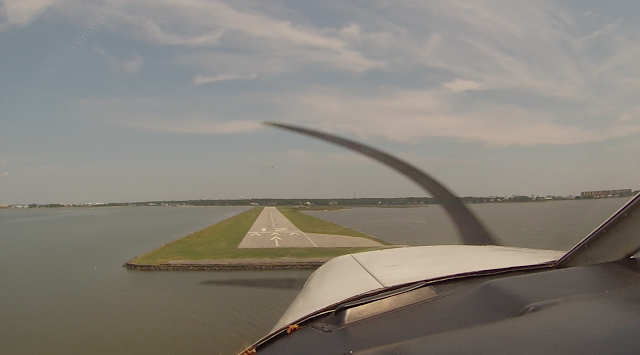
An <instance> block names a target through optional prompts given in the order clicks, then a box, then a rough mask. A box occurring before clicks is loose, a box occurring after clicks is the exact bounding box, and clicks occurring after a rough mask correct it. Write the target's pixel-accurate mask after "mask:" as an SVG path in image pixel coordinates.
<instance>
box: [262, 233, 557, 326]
mask: <svg viewBox="0 0 640 355" xmlns="http://www.w3.org/2000/svg"><path fill="white" fill-rule="evenodd" d="M562 255H564V252H561V251H554V250H536V249H523V248H511V247H500V246H491V245H489V246H475V245H437V246H423V247H408V248H394V249H385V250H376V251H370V252H365V253H359V254H348V255H343V256H340V257H337V258H334V259H331V260H330V261H328V262H327V263H325V264H324V265H323V266H321V267H320V268H319V269H318V270H316V271H315V272H314V273H313V274H312V275H311V276H310V277H309V279H308V280H307V282H306V283H305V285H304V287H303V289H302V290H301V291H300V294H298V296H297V297H296V299H295V300H294V301H293V303H291V306H289V308H288V309H287V311H286V312H285V313H284V314H283V315H282V317H281V318H280V320H279V321H278V322H277V323H276V325H275V327H274V328H273V329H272V330H271V333H273V332H275V331H277V330H279V329H281V328H283V327H285V326H288V325H289V324H292V323H294V322H296V321H298V320H300V319H301V318H304V317H305V316H307V315H309V314H312V313H314V312H317V311H319V310H321V309H324V308H327V307H329V306H332V305H335V304H337V303H340V302H342V301H344V300H346V299H349V298H352V297H355V296H358V295H361V294H364V293H368V292H371V291H375V290H379V289H382V288H385V287H392V286H398V285H402V284H407V283H413V282H418V281H429V280H437V279H442V278H446V277H453V276H456V275H467V274H473V273H476V272H483V271H491V270H501V269H511V268H519V267H526V266H534V265H540V264H548V263H552V262H554V261H556V260H558V259H559V258H560V257H561V256H562Z"/></svg>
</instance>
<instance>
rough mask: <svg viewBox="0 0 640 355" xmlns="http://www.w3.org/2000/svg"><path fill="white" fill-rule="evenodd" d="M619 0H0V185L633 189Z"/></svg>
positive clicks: (21, 199)
mask: <svg viewBox="0 0 640 355" xmlns="http://www.w3.org/2000/svg"><path fill="white" fill-rule="evenodd" d="M638 58H640V2H639V1H637V0H629V1H611V2H602V1H579V2H578V1H544V0H532V1H526V0H521V1H482V0H479V1H462V0H460V1H456V0H446V1H444V0H442V1H432V0H424V1H415V0H396V1H386V0H377V1H376V0H374V1H336V0H326V1H289V0H284V1H272V0H261V1H252V0H234V1H205V0H136V1H131V0H1V1H0V203H2V204H26V203H74V202H76V203H80V202H133V201H150V200H187V199H228V198H233V199H236V198H269V197H273V198H304V197H307V198H349V197H353V196H356V197H403V196H425V195H426V193H425V192H423V191H422V190H420V188H418V187H417V186H416V185H414V184H413V183H412V182H410V181H408V180H407V179H405V178H404V177H402V176H400V175H398V174H396V173H394V172H392V171H390V170H388V169H387V168H385V167H383V166H381V165H379V164H377V163H375V162H373V161H370V160H368V159H367V158H365V157H361V156H357V155H355V154H354V153H352V152H349V151H346V150H344V149H342V148H339V147H335V146H331V145H329V144H327V143H324V142H321V141H317V140H314V139H311V138H307V137H302V136H298V135H295V134H293V133H290V132H286V131H280V130H276V129H274V128H269V127H266V126H264V125H262V124H261V122H263V121H275V122H283V123H290V124H296V125H302V126H306V127H310V128H314V129H319V130H322V131H326V132H330V133H334V134H338V135H340V136H343V137H346V138H350V139H354V140H357V141H360V142H362V143H365V144H368V145H372V146H375V147H377V148H379V149H382V150H384V151H387V152H389V153H391V154H393V155H395V156H398V157H401V158H402V159H404V160H406V161H408V162H411V163H413V164H415V165H416V166H417V167H419V168H421V169H423V170H424V171H426V172H428V173H429V174H431V175H433V176H434V177H435V178H436V179H438V180H439V181H441V182H443V183H444V184H445V185H447V186H448V187H449V188H450V189H451V190H453V191H454V192H455V193H457V194H458V195H462V196H469V195H472V196H490V195H498V196H510V195H532V194H533V195H547V194H552V195H576V194H579V193H580V192H581V191H585V190H601V189H618V188H631V189H638V188H640V179H639V178H638V176H640V64H638Z"/></svg>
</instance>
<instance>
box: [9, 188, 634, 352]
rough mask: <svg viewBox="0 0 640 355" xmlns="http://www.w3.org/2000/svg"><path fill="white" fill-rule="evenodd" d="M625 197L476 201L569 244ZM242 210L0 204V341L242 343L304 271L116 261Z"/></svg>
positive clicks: (518, 231) (446, 229) (388, 224)
mask: <svg viewBox="0 0 640 355" xmlns="http://www.w3.org/2000/svg"><path fill="white" fill-rule="evenodd" d="M625 201H626V199H609V200H601V201H595V200H594V201H565V202H548V203H525V204H488V205H473V206H472V208H473V209H474V210H475V212H476V213H477V214H478V215H479V216H480V218H482V219H483V220H484V221H485V223H486V224H487V225H488V226H489V227H490V229H491V230H492V231H493V232H494V233H495V234H496V235H497V236H498V237H499V238H500V239H501V240H502V241H503V242H504V244H507V245H516V246H524V247H536V248H552V249H567V248H569V247H570V246H571V245H573V244H575V242H577V241H578V240H580V239H581V238H582V237H583V236H584V235H585V234H586V233H588V232H589V231H590V230H591V229H593V228H594V227H596V226H597V225H598V224H599V223H600V222H601V221H602V220H603V219H604V218H605V217H607V216H608V215H610V214H611V213H612V212H614V211H615V210H616V209H617V208H619V207H620V206H621V205H622V204H623V203H624V202H625ZM243 210H244V209H243V208H234V207H228V208H227V207H224V208H223V207H212V208H170V207H128V208H97V209H59V210H52V209H50V210H2V211H0V353H2V354H3V355H4V354H176V353H186V354H230V353H233V352H235V351H238V350H240V349H241V348H242V346H243V345H246V344H247V343H250V342H253V341H254V340H256V339H257V338H259V337H261V336H262V335H264V334H265V333H266V332H267V331H268V330H269V329H271V327H272V326H273V324H274V323H275V322H276V321H277V319H278V318H279V316H280V314H281V313H282V312H283V311H284V310H285V309H286V308H287V306H288V305H289V303H290V302H291V301H292V300H293V298H294V297H295V296H296V294H297V292H298V289H297V288H298V287H299V285H300V284H301V283H302V280H304V279H306V278H307V277H308V276H309V275H310V271H278V272H276V271H273V272H237V271H236V272H205V271H201V272H142V271H129V270H126V269H125V268H123V267H122V264H123V263H124V262H126V261H127V260H129V259H131V258H133V257H135V256H136V255H139V254H141V253H144V252H146V251H149V250H151V249H154V248H156V247H158V246H159V245H161V244H166V243H167V242H170V241H172V240H174V239H176V238H179V237H181V236H184V235H186V234H188V233H190V232H193V231H196V230H199V229H202V228H204V227H206V226H209V225H211V224H213V223H215V222H217V221H220V220H223V219H225V218H227V217H230V216H232V215H235V214H237V213H239V212H240V211H243ZM312 214H313V215H315V216H318V217H320V218H324V219H327V220H330V221H333V222H336V223H339V224H343V225H346V226H350V227H352V228H355V229H358V230H361V231H363V232H366V233H369V234H372V235H374V236H376V237H378V238H381V239H383V240H386V241H389V242H393V243H402V244H410V245H425V244H450V243H456V239H455V231H454V230H453V228H452V227H451V226H450V225H449V223H448V222H447V221H446V217H444V214H443V213H442V212H441V210H440V208H438V207H436V206H430V207H425V208H407V209H377V208H360V209H355V210H345V211H332V212H313V213H312ZM256 280H267V281H268V282H267V286H269V287H266V288H265V287H261V288H256V287H248V286H238V285H229V283H236V284H237V283H248V284H256V283H258V282H257V281H256ZM225 283H226V284H225ZM263 284H264V283H263Z"/></svg>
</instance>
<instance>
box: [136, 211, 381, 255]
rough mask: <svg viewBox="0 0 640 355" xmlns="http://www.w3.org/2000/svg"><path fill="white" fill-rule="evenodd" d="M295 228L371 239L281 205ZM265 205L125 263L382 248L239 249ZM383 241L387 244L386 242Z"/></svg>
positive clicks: (339, 252)
mask: <svg viewBox="0 0 640 355" xmlns="http://www.w3.org/2000/svg"><path fill="white" fill-rule="evenodd" d="M279 210H280V211H281V212H282V214H284V215H285V216H286V217H287V218H288V219H289V220H290V221H291V222H292V223H293V224H294V225H296V227H298V228H299V229H300V230H301V231H303V232H309V233H320V234H337V235H346V236H353V237H362V238H367V239H372V240H375V241H378V242H380V243H383V242H381V241H379V240H377V239H375V238H373V237H371V236H369V235H367V234H364V233H360V232H357V231H354V230H351V229H349V228H346V227H342V226H338V225H335V224H333V223H330V222H327V221H323V220H320V219H318V218H315V217H312V216H309V215H305V214H303V213H300V212H298V211H296V210H294V209H293V208H279ZM261 211H262V207H255V208H252V209H250V210H247V211H245V212H242V213H240V214H238V215H236V216H233V217H231V218H228V219H226V220H224V221H222V222H219V223H216V224H214V225H212V226H210V227H207V228H205V229H203V230H200V231H197V232H195V233H192V234H190V235H188V236H186V237H184V238H181V239H178V240H176V241H173V242H171V243H169V244H166V245H163V246H161V247H160V248H158V249H156V250H153V251H151V252H148V253H146V254H142V255H140V256H138V257H136V258H134V259H133V260H131V261H129V262H128V263H127V264H125V266H126V267H131V266H145V265H148V266H152V265H156V266H157V265H164V264H167V263H168V262H170V261H175V260H180V261H205V260H206V261H216V260H225V261H227V260H234V259H237V260H252V261H260V260H261V259H262V260H266V261H269V260H274V259H280V258H282V259H287V260H290V259H309V260H310V259H316V260H317V259H326V258H332V257H336V256H339V255H344V254H350V253H356V252H361V251H368V250H375V249H379V248H259V249H238V248H237V247H238V244H240V242H241V241H242V239H243V238H244V237H245V235H246V234H247V232H248V231H249V229H250V228H251V226H252V225H253V223H254V222H255V220H256V219H257V218H258V216H259V215H260V212H261ZM383 244H384V243H383Z"/></svg>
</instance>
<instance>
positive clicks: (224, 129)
mask: <svg viewBox="0 0 640 355" xmlns="http://www.w3.org/2000/svg"><path fill="white" fill-rule="evenodd" d="M114 122H117V123H119V124H121V125H125V126H130V127H135V128H139V129H144V130H150V131H161V132H171V133H199V134H232V133H248V132H253V131H256V130H258V129H261V128H262V126H261V124H260V122H256V121H240V120H227V121H215V120H204V119H202V120H175V119H167V118H159V117H143V116H138V117H135V118H133V119H130V120H127V121H119V122H118V121H114Z"/></svg>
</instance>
